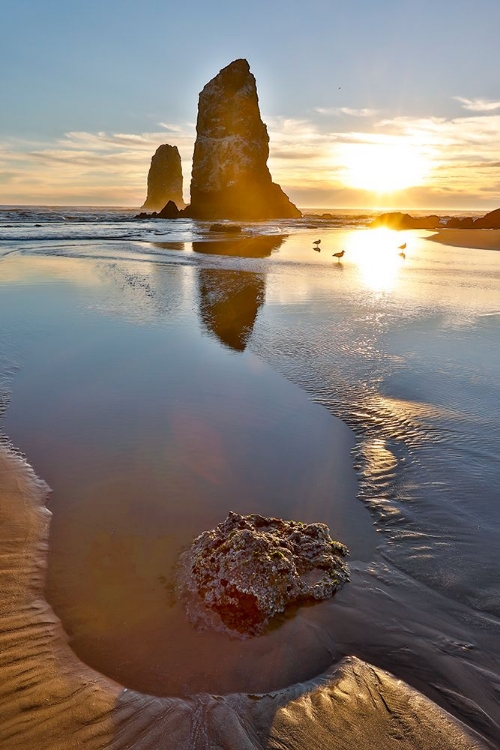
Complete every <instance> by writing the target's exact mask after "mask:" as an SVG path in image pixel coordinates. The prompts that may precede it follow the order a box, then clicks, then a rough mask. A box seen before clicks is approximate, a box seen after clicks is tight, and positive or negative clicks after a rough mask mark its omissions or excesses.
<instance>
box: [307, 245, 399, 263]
mask: <svg viewBox="0 0 500 750" xmlns="http://www.w3.org/2000/svg"><path fill="white" fill-rule="evenodd" d="M313 245H314V247H313V249H314V250H315V251H316V252H317V253H320V252H321V248H320V245H321V240H314V242H313ZM398 250H401V252H400V253H398V255H399V257H400V258H403V259H404V258H406V253H405V252H404V251H405V250H406V242H403V244H402V245H399V247H398ZM344 255H345V250H341V251H340V252H338V253H333V254H332V258H337V263H340V259H341V258H343V257H344Z"/></svg>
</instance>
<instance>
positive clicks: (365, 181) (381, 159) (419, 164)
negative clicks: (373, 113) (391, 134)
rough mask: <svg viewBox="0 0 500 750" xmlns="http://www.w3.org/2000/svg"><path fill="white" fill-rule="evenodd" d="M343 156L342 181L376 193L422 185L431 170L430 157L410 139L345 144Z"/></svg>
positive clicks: (349, 185)
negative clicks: (404, 141)
mask: <svg viewBox="0 0 500 750" xmlns="http://www.w3.org/2000/svg"><path fill="white" fill-rule="evenodd" d="M341 159H342V163H343V165H344V169H343V171H342V173H341V179H342V182H344V184H345V185H347V186H348V187H351V188H358V189H361V190H369V191H370V192H373V193H394V192H396V191H398V190H405V189H406V188H409V187H413V186H415V185H421V184H422V183H423V182H424V181H425V178H426V176H427V174H428V172H429V170H430V163H429V160H428V158H427V157H426V156H425V155H424V154H423V153H422V151H421V150H420V149H419V148H418V147H417V146H414V145H410V144H408V143H353V144H346V145H345V147H344V150H343V153H342V155H341Z"/></svg>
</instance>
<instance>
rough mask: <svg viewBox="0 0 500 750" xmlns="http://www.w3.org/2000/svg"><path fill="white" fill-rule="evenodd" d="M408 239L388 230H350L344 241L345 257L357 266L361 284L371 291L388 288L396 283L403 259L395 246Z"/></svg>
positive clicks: (401, 234)
mask: <svg viewBox="0 0 500 750" xmlns="http://www.w3.org/2000/svg"><path fill="white" fill-rule="evenodd" d="M405 241H406V242H408V241H409V238H408V237H407V236H406V235H405V234H404V233H402V232H396V231H394V230H392V229H384V228H380V229H366V230H359V231H357V232H352V233H351V234H350V235H349V237H348V239H347V242H346V257H348V258H349V259H350V260H352V261H353V262H354V263H356V265H357V266H358V268H359V271H360V275H361V277H362V279H363V283H364V284H365V286H367V287H368V288H369V289H371V290H372V291H374V292H387V291H391V290H392V289H393V288H394V287H395V285H396V282H397V279H398V275H399V270H400V268H401V265H402V263H404V260H403V258H401V257H400V255H399V245H401V244H402V243H403V242H405Z"/></svg>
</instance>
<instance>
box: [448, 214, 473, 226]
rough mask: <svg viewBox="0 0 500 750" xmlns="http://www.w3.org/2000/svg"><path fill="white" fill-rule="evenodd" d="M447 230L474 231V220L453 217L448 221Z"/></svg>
mask: <svg viewBox="0 0 500 750" xmlns="http://www.w3.org/2000/svg"><path fill="white" fill-rule="evenodd" d="M446 228H447V229H474V219H473V218H472V216H464V217H463V218H460V217H459V216H452V217H451V219H448V221H447V222H446Z"/></svg>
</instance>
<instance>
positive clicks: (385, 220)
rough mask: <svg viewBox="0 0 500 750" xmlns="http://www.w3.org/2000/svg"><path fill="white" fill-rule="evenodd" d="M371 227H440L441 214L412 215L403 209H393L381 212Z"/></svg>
mask: <svg viewBox="0 0 500 750" xmlns="http://www.w3.org/2000/svg"><path fill="white" fill-rule="evenodd" d="M370 227H372V228H376V227H387V228H388V229H440V228H442V224H441V219H440V217H439V216H436V215H434V214H433V215H431V216H410V214H404V213H402V212H401V211H391V212H389V213H385V214H380V216H377V218H376V219H374V220H373V221H372V223H371V224H370Z"/></svg>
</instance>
